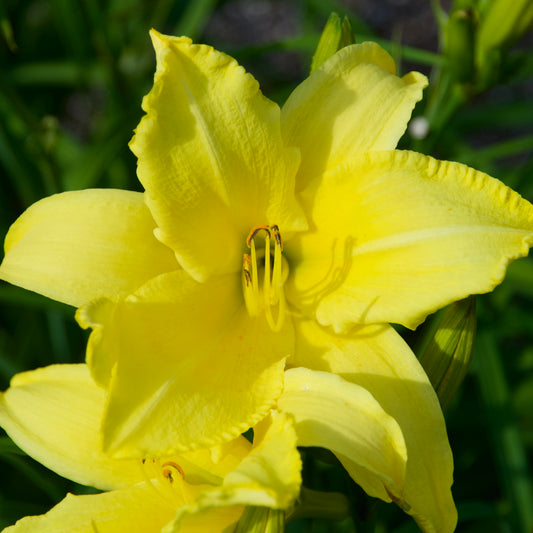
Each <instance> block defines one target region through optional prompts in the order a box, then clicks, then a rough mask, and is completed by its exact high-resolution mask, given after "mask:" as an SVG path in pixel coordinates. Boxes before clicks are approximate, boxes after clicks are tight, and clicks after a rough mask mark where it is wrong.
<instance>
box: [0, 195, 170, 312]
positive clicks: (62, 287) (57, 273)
mask: <svg viewBox="0 0 533 533" xmlns="http://www.w3.org/2000/svg"><path fill="white" fill-rule="evenodd" d="M154 228H155V223H154V221H153V219H152V216H151V215H150V212H149V211H148V209H147V208H146V206H145V205H144V201H143V195H142V194H141V193H136V192H130V191H120V190H113V189H88V190H85V191H72V192H65V193H61V194H56V195H54V196H50V197H48V198H44V199H43V200H40V201H39V202H37V203H35V204H33V205H32V206H31V207H30V208H29V209H28V210H27V211H26V212H25V213H24V214H23V215H22V216H21V217H19V218H18V219H17V221H16V222H15V223H14V224H13V225H12V226H11V229H10V230H9V233H8V234H7V237H6V241H5V251H6V256H5V258H4V261H3V263H2V265H1V267H0V278H2V279H4V280H6V281H9V282H10V283H13V284H15V285H20V286H21V287H24V288H25V289H30V290H32V291H35V292H38V293H40V294H44V295H45V296H48V297H49V298H53V299H55V300H59V301H61V302H65V303H67V304H70V305H74V306H80V305H82V304H84V303H87V302H89V301H90V300H92V299H94V298H97V297H99V296H108V297H112V296H115V295H119V294H124V295H126V294H129V293H131V292H133V291H134V290H135V289H136V288H137V287H139V286H140V285H142V284H143V283H145V282H146V281H148V280H149V279H150V278H152V277H154V276H156V275H158V274H161V273H163V272H169V271H171V270H175V269H177V268H179V266H178V263H177V262H176V260H175V257H174V254H173V253H172V251H171V250H170V249H169V248H167V247H166V246H163V245H162V244H161V243H160V242H158V241H157V240H156V238H155V237H154V235H153V230H154Z"/></svg>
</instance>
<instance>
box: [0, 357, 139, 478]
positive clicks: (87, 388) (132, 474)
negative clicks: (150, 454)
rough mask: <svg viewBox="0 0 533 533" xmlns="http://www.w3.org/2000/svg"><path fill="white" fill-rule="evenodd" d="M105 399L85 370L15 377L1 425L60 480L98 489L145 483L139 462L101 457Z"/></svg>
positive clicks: (4, 399) (3, 400)
mask: <svg viewBox="0 0 533 533" xmlns="http://www.w3.org/2000/svg"><path fill="white" fill-rule="evenodd" d="M104 405H105V393H104V391H103V389H101V388H99V387H97V386H96V385H95V383H94V382H93V381H92V379H91V376H90V374H89V369H88V368H87V366H86V365H54V366H49V367H45V368H40V369H38V370H32V371H30V372H24V373H22V374H17V375H16V376H15V377H14V378H13V380H12V381H11V386H10V388H9V389H8V390H7V391H6V392H5V393H3V394H2V395H1V396H0V425H1V426H2V428H4V429H5V431H6V432H7V434H8V435H9V436H10V437H11V438H12V439H13V441H14V442H15V443H16V444H18V445H19V446H20V447H21V448H22V449H23V450H24V451H25V452H26V453H27V454H29V455H31V456H32V457H33V458H34V459H36V460H37V461H39V462H40V463H42V464H43V465H45V466H47V467H48V468H50V469H51V470H54V471H55V472H57V473H58V474H60V475H62V476H64V477H66V478H68V479H72V480H74V481H76V482H78V483H81V484H83V485H90V486H92V487H97V488H99V489H111V488H119V487H127V486H130V485H133V484H135V483H138V482H139V481H142V480H143V479H144V478H143V475H142V471H141V468H140V461H139V460H121V461H119V460H116V459H112V458H111V457H109V456H107V455H105V454H104V453H103V452H101V451H100V450H101V442H100V440H101V435H100V423H101V417H102V413H103V409H104Z"/></svg>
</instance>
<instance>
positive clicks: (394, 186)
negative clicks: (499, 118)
mask: <svg viewBox="0 0 533 533" xmlns="http://www.w3.org/2000/svg"><path fill="white" fill-rule="evenodd" d="M311 189H312V188H310V189H309V190H307V191H305V192H304V194H303V195H302V196H304V197H305V204H306V207H307V209H308V210H309V213H310V215H311V217H312V221H313V226H314V227H315V228H316V230H314V231H312V232H307V233H306V234H305V235H303V236H302V237H301V238H300V237H299V236H298V237H297V238H296V239H294V240H292V241H291V242H290V246H287V247H286V253H287V254H291V255H290V257H289V260H290V262H291V275H290V276H289V279H288V282H287V284H286V287H287V295H288V297H289V298H290V299H291V300H292V302H293V304H295V305H297V306H302V307H305V306H308V307H309V308H310V309H311V310H313V309H315V308H316V310H317V311H316V313H317V315H316V316H317V318H318V320H319V322H321V323H322V324H332V325H333V326H334V328H335V329H336V330H337V331H339V330H344V329H345V328H346V327H347V326H349V325H350V324H353V323H377V322H394V323H400V324H403V325H405V326H407V327H410V328H415V327H416V326H417V325H418V324H420V323H421V322H422V321H423V320H424V318H425V317H426V316H427V315H428V314H429V313H432V312H433V311H435V310H437V309H439V308H440V307H443V306H444V305H446V304H448V303H451V302H453V301H456V300H459V299H462V298H465V297H466V296H468V295H469V294H479V293H485V292H489V291H491V290H492V289H494V287H495V286H496V285H498V284H499V283H500V282H501V281H502V279H503V277H504V275H505V271H506V268H507V265H508V264H509V263H510V262H511V261H512V260H514V259H516V258H518V257H522V256H525V255H527V253H528V249H529V246H530V244H531V242H533V206H531V204H530V203H529V202H527V201H525V200H524V199H523V198H522V197H521V196H520V195H519V194H517V193H515V192H514V191H512V190H511V189H509V188H507V187H505V186H504V185H503V184H502V183H501V182H500V181H498V180H495V179H493V178H491V177H489V176H487V175H486V174H483V173H482V172H477V171H475V170H473V169H470V168H468V167H466V166H464V165H460V164H459V163H450V162H443V161H436V160H435V159H432V158H430V157H427V156H424V155H422V154H416V153H413V152H402V151H393V152H374V153H369V154H367V155H366V156H363V157H360V158H354V159H353V160H351V161H350V162H348V163H346V164H344V165H340V166H339V167H337V168H335V169H334V170H333V171H332V172H330V173H329V174H327V176H325V177H324V180H323V183H321V184H320V185H319V186H318V187H316V188H313V190H311Z"/></svg>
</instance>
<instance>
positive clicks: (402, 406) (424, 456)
mask: <svg viewBox="0 0 533 533" xmlns="http://www.w3.org/2000/svg"><path fill="white" fill-rule="evenodd" d="M295 325H296V324H295ZM296 326H297V327H296V343H297V344H296V346H297V351H296V356H295V358H294V359H291V360H290V361H291V364H294V365H302V366H306V367H308V368H311V369H315V370H320V371H326V372H334V373H336V374H339V375H340V376H342V377H343V378H344V379H345V380H347V381H349V382H351V383H354V384H356V385H359V386H361V387H363V388H365V389H366V390H368V391H369V392H370V393H371V394H372V395H373V396H374V398H375V399H376V400H377V401H378V402H379V404H380V405H381V407H382V408H383V409H384V410H385V411H386V412H387V413H388V414H389V415H390V416H392V417H393V418H394V419H395V420H396V422H397V423H398V424H399V426H400V428H401V431H402V434H403V437H404V439H405V444H406V446H407V470H406V472H405V485H404V492H403V502H402V501H399V502H397V503H399V504H400V505H401V506H402V508H403V509H404V510H405V511H406V512H408V513H409V514H411V515H412V516H413V517H414V518H415V519H416V521H417V522H418V524H419V526H420V527H421V528H422V530H423V531H426V532H428V533H432V532H435V533H449V532H452V531H453V530H454V528H455V524H456V521H457V512H456V510H455V506H454V503H453V499H452V495H451V491H450V486H451V484H452V481H453V479H452V473H453V460H452V453H451V450H450V446H449V444H448V438H447V436H446V428H445V424H444V419H443V416H442V412H441V410H440V406H439V402H438V399H437V396H436V394H435V391H434V390H433V387H432V386H431V384H430V383H429V380H428V378H427V376H426V374H425V373H424V371H423V369H422V367H421V366H420V364H419V362H418V360H417V359H416V357H415V355H414V354H413V353H412V351H411V350H410V349H409V347H408V346H407V345H406V344H405V342H404V341H403V340H402V338H401V337H400V336H399V335H398V334H397V333H396V332H395V331H394V329H393V328H391V327H390V326H388V325H385V324H382V325H375V326H365V327H361V328H359V329H357V328H355V329H354V330H353V331H352V332H350V334H349V335H345V336H342V337H340V336H338V335H333V334H331V333H329V332H328V330H326V329H324V328H321V327H320V326H318V325H317V324H316V322H314V321H305V322H303V321H301V322H298V323H297V325H296ZM355 479H356V478H355ZM356 481H358V480H357V479H356ZM363 488H365V490H366V487H365V486H363ZM384 499H385V498H384Z"/></svg>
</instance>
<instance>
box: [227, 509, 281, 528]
mask: <svg viewBox="0 0 533 533" xmlns="http://www.w3.org/2000/svg"><path fill="white" fill-rule="evenodd" d="M284 531H285V511H284V510H283V509H270V508H269V507H256V506H248V507H246V508H245V509H244V513H243V514H242V516H241V518H240V520H239V522H238V523H237V527H236V528H235V532H234V533H283V532H284Z"/></svg>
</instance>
